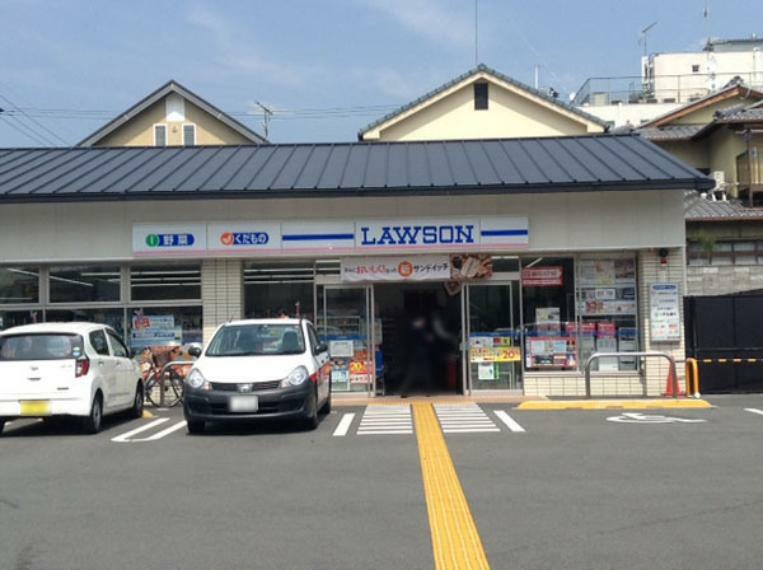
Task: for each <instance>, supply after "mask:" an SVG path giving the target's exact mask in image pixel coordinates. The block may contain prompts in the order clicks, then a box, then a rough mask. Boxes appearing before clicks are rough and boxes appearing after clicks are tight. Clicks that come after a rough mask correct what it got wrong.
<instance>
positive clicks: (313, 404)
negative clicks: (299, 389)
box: [303, 390, 318, 431]
mask: <svg viewBox="0 0 763 570" xmlns="http://www.w3.org/2000/svg"><path fill="white" fill-rule="evenodd" d="M306 404H307V410H306V412H305V414H306V415H305V419H304V420H303V425H304V427H305V429H306V430H308V431H312V430H314V429H315V428H317V427H318V395H317V394H316V393H315V390H313V392H312V395H311V396H309V397H308V399H307V402H306Z"/></svg>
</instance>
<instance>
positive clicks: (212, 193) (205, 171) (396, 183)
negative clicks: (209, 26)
mask: <svg viewBox="0 0 763 570" xmlns="http://www.w3.org/2000/svg"><path fill="white" fill-rule="evenodd" d="M713 185H714V182H713V181H712V180H711V179H709V178H707V177H705V176H704V175H702V174H701V173H699V172H698V171H697V170H694V169H693V168H691V167H689V166H688V165H686V164H684V163H682V162H681V161H679V160H677V159H676V158H674V157H672V156H671V155H670V154H668V153H667V152H665V151H663V150H662V149H660V148H659V147H657V146H656V145H654V144H652V143H650V142H649V141H647V140H644V139H643V138H641V137H639V136H637V135H592V136H579V137H558V138H553V137H552V138H533V139H503V140H495V139H494V140H471V141H433V142H410V143H406V142H401V143H340V144H283V145H260V146H238V147H236V146H223V147H167V148H155V147H148V148H145V147H140V148H136V147H132V148H45V149H5V150H0V202H35V201H44V202H50V201H71V200H86V201H95V200H124V199H132V200H146V199H161V198H170V199H187V198H206V199H210V198H222V197H244V198H257V197H265V198H270V197H288V196H300V197H313V196H315V197H322V196H344V195H374V196H387V195H425V194H469V193H474V194H489V193H535V192H586V191H615V190H673V189H675V190H707V189H710V188H712V187H713Z"/></svg>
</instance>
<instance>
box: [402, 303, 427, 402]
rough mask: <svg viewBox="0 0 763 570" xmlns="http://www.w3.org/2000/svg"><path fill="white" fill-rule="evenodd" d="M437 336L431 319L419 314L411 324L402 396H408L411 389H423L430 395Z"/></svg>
mask: <svg viewBox="0 0 763 570" xmlns="http://www.w3.org/2000/svg"><path fill="white" fill-rule="evenodd" d="M434 343H435V338H434V334H433V333H432V330H431V326H430V322H429V320H428V319H427V318H426V317H424V316H423V315H417V316H416V317H415V318H414V319H413V320H411V322H410V325H409V339H408V346H409V347H410V352H409V353H408V354H409V358H408V363H407V364H408V365H407V367H406V372H405V376H404V379H403V384H402V387H401V389H400V396H401V397H403V398H407V397H408V395H409V394H410V393H411V391H412V390H413V391H422V392H424V393H425V394H427V395H429V394H430V393H431V391H432V380H433V378H432V363H433V355H434Z"/></svg>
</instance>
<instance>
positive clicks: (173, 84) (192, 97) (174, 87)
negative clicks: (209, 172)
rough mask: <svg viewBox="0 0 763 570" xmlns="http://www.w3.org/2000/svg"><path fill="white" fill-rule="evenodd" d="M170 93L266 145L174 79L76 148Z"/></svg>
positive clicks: (115, 126) (259, 138) (107, 132)
mask: <svg viewBox="0 0 763 570" xmlns="http://www.w3.org/2000/svg"><path fill="white" fill-rule="evenodd" d="M171 93H175V94H177V95H180V96H181V97H182V98H183V99H185V100H187V101H190V102H191V103H193V104H194V105H196V106H197V107H199V108H200V109H202V110H203V111H206V112H207V113H209V114H210V115H212V116H213V117H214V118H215V119H217V120H218V121H220V122H222V123H224V124H225V125H227V126H228V127H230V128H231V129H233V130H234V131H236V132H237V133H239V134H240V135H241V136H243V137H245V138H246V139H247V140H249V141H251V142H252V143H254V144H265V143H267V142H268V141H267V139H265V138H264V137H262V136H260V135H258V134H257V133H255V132H254V131H253V130H252V129H250V128H249V127H247V126H246V125H245V124H243V123H241V122H240V121H237V120H236V119H234V118H233V117H231V116H230V115H228V114H227V113H225V112H223V111H221V110H220V109H218V108H217V107H215V106H214V105H212V103H210V102H209V101H207V100H205V99H202V98H201V97H199V96H198V95H197V94H196V93H194V92H193V91H191V90H190V89H187V88H186V87H183V86H182V85H181V84H180V83H178V82H177V81H175V80H174V79H170V80H169V81H168V82H167V83H165V84H164V85H162V86H161V87H159V88H158V89H157V90H156V91H152V92H151V93H149V94H148V95H146V96H145V97H144V98H143V99H141V100H140V101H138V102H137V103H135V105H133V106H132V107H130V108H129V109H127V110H126V111H124V112H123V113H120V114H119V115H118V116H117V117H115V118H114V119H112V120H111V121H109V122H108V123H106V124H105V125H104V126H103V127H101V128H100V129H98V130H97V131H95V132H94V133H92V134H90V135H88V136H87V137H86V138H85V139H83V140H82V141H80V142H79V143H78V144H77V146H93V145H94V144H96V143H97V142H98V141H100V140H102V139H103V138H105V137H106V136H107V135H109V134H111V133H112V132H114V131H115V130H117V129H118V128H119V127H121V126H122V125H124V124H125V123H127V122H128V121H130V120H131V119H132V118H133V117H135V116H136V115H138V114H140V113H141V112H143V111H144V110H146V109H148V108H149V107H150V106H151V105H153V104H154V103H157V102H158V101H161V100H162V99H164V98H165V97H166V96H167V95H170V94H171Z"/></svg>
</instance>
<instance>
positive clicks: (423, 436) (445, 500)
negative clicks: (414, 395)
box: [413, 402, 490, 570]
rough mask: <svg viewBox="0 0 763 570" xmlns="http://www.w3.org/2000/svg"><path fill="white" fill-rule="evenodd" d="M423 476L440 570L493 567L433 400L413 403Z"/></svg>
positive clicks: (474, 569) (433, 541) (433, 546)
mask: <svg viewBox="0 0 763 570" xmlns="http://www.w3.org/2000/svg"><path fill="white" fill-rule="evenodd" d="M413 415H414V419H415V421H416V439H417V440H418V445H419V458H420V460H421V476H422V479H423V481H424V495H425V497H426V501H427V512H428V514H429V528H430V531H431V536H432V552H433V554H434V562H435V569H436V570H478V569H479V570H481V569H486V568H490V564H488V561H487V555H486V554H485V548H484V547H483V546H482V539H481V538H480V535H479V532H478V531H477V525H476V523H475V522H474V517H473V516H472V512H471V509H469V503H468V502H467V501H466V496H465V495H464V490H463V488H462V487H461V481H460V480H459V479H458V474H457V473H456V468H455V466H454V465H453V460H452V459H451V457H450V452H449V451H448V446H447V444H446V443H445V437H444V436H443V433H442V430H441V429H440V424H439V422H438V421H437V417H436V416H435V413H434V409H433V408H432V405H431V404H429V403H418V402H416V403H413Z"/></svg>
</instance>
